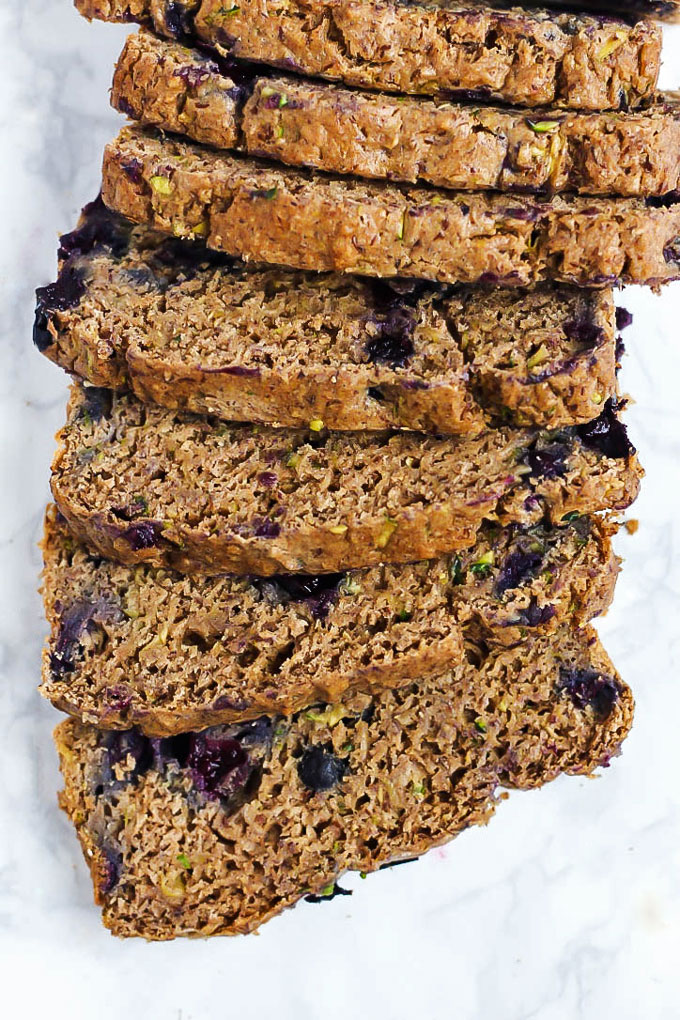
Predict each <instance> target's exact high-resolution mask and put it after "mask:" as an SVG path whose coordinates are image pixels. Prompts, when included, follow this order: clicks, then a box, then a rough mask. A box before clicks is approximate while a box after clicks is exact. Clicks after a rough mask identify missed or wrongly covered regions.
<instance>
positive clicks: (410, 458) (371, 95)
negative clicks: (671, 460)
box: [34, 0, 680, 939]
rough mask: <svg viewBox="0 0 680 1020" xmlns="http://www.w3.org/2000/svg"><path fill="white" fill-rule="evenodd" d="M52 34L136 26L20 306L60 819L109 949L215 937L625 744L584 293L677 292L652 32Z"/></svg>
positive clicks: (321, 22) (324, 18) (639, 11)
mask: <svg viewBox="0 0 680 1020" xmlns="http://www.w3.org/2000/svg"><path fill="white" fill-rule="evenodd" d="M77 6H78V8H79V9H80V11H81V12H82V14H84V15H85V16H86V17H89V18H100V19H103V20H108V21H135V22H139V24H140V25H141V27H140V29H139V31H138V32H136V33H135V34H133V35H131V36H130V38H129V39H128V41H127V42H126V44H125V48H124V50H123V53H122V54H121V57H120V60H119V62H118V65H117V68H116V71H115V76H114V80H113V90H112V100H113V104H114V106H115V107H116V108H117V109H118V110H120V111H121V112H122V113H124V114H126V115H127V116H128V117H129V118H130V119H131V120H132V121H133V124H132V125H131V126H127V127H124V128H123V130H122V131H121V133H120V135H119V136H118V138H117V139H116V140H115V141H113V142H111V143H110V145H108V146H107V148H106V151H105V154H104V165H103V183H102V192H101V195H100V196H99V197H98V198H96V199H95V200H94V201H93V202H91V203H90V204H89V205H87V206H85V208H84V209H83V213H82V217H81V220H80V222H79V223H78V224H77V226H76V227H75V229H74V230H73V231H72V232H71V233H68V234H65V235H63V236H62V238H61V245H60V248H59V272H58V277H57V279H56V281H55V282H54V283H52V284H49V285H48V286H45V287H41V288H40V289H39V290H38V292H37V312H36V322H35V334H34V338H35V342H36V344H37V346H38V348H39V349H40V350H41V351H42V352H44V354H46V355H47V357H49V358H51V359H52V360H53V361H54V362H55V363H56V364H58V365H60V366H61V367H62V368H64V369H66V370H67V371H68V372H69V373H71V374H72V376H73V377H74V382H73V388H72V391H71V397H70V402H69V406H68V412H67V421H66V424H65V426H64V428H63V429H62V430H61V432H60V433H59V436H58V451H57V454H56V457H55V460H54V464H53V472H52V492H53V497H54V505H52V506H50V507H49V508H48V510H47V515H46V524H45V539H44V558H45V571H44V575H43V594H44V601H45V607H46V613H47V617H48V621H49V625H50V631H51V633H50V637H49V640H48V643H47V647H46V650H45V656H44V674H43V683H42V691H43V693H44V694H45V696H46V697H47V698H49V699H50V701H52V702H53V704H54V705H56V706H57V707H58V708H60V709H62V710H63V711H65V712H67V713H68V714H69V716H70V717H71V718H69V719H68V720H67V721H66V722H64V723H62V724H61V725H60V726H59V727H58V729H57V731H56V741H57V746H58V750H59V754H60V757H61V765H62V770H63V774H64V780H65V788H64V791H63V793H62V794H61V803H62V806H63V807H64V809H65V810H66V811H67V813H68V814H69V815H70V817H71V819H72V821H73V823H74V825H75V827H76V830H77V833H78V836H79V839H80V841H81V843H82V846H83V850H84V853H85V856H86V859H87V861H88V864H89V866H90V869H91V872H92V877H93V883H94V889H95V898H96V900H97V902H98V903H100V904H101V905H102V907H103V913H104V921H105V923H106V924H107V925H108V926H109V927H110V928H111V929H112V930H113V931H114V932H115V933H116V934H118V935H125V936H129V935H141V936H144V937H146V938H149V939H167V938H172V937H175V936H178V935H210V934H230V933H237V932H248V931H251V930H253V929H254V928H256V927H257V926H258V925H259V924H261V923H262V922H263V921H265V920H267V919H268V918H269V917H271V916H272V915H274V914H276V913H277V912H279V911H280V910H282V909H283V908H284V907H286V906H289V905H291V904H293V903H295V902H296V901H297V900H299V899H301V898H303V897H307V898H312V899H318V898H326V897H332V896H333V895H337V893H338V892H339V891H341V890H340V887H339V886H337V884H336V883H337V879H338V878H339V877H340V876H341V875H342V874H343V873H344V872H345V871H347V870H351V869H355V870H360V871H362V872H364V873H367V872H370V871H373V870H375V869H378V868H382V867H385V866H388V865H390V864H392V863H395V862H400V861H403V860H408V859H411V858H413V857H416V856H418V855H419V854H422V853H423V852H425V851H426V850H427V849H428V848H430V847H432V846H435V845H437V844H441V843H443V842H445V841H446V840H449V839H451V838H452V837H453V836H455V835H456V834H457V833H459V832H460V831H461V830H462V829H464V828H466V827H467V826H470V825H473V824H480V823H484V822H486V821H487V820H488V819H489V817H490V816H491V814H492V813H493V811H494V809H495V807H496V805H497V802H498V799H499V793H500V790H501V789H502V788H504V787H515V788H519V789H527V788H532V787H536V786H539V785H541V784H543V783H546V782H548V781H549V780H551V779H553V778H554V777H556V776H557V775H559V774H562V773H569V774H579V775H582V774H588V773H591V772H592V771H593V770H595V769H596V768H597V767H598V766H601V765H603V764H606V763H608V762H609V760H610V759H611V758H612V757H613V756H615V755H616V754H617V753H618V751H619V748H620V745H621V742H622V741H623V739H624V738H625V736H626V734H627V732H628V730H629V728H630V725H631V721H632V712H633V699H632V695H631V692H630V690H629V688H628V687H627V686H626V685H625V683H624V681H623V680H622V679H621V678H620V677H619V675H618V674H617V672H616V670H615V668H614V666H613V665H612V663H611V662H610V660H609V659H608V657H607V655H606V653H605V651H604V649H603V648H602V646H601V645H600V643H599V641H598V638H597V636H596V634H595V632H594V630H593V629H592V626H591V621H592V619H593V618H594V617H596V616H597V615H598V614H600V613H602V612H605V611H606V610H607V608H608V606H609V605H610V603H611V600H612V597H613V593H614V585H615V581H616V575H617V572H618V568H619V561H618V559H617V557H616V555H615V554H614V552H613V550H612V537H613V535H614V534H615V532H616V530H617V527H618V518H617V516H616V515H617V513H619V512H621V511H623V510H624V509H625V508H627V507H628V506H630V504H631V503H632V501H633V500H634V499H635V497H636V495H637V492H638V488H639V483H640V478H641V474H642V471H641V468H640V466H639V463H638V459H637V455H636V451H635V449H634V447H633V446H632V444H631V442H630V441H629V439H628V436H627V433H626V428H625V425H624V424H623V422H622V421H621V419H620V412H621V410H622V408H623V405H624V403H625V400H624V399H623V397H622V396H621V394H620V393H619V390H618V387H617V368H618V365H619V360H620V356H621V352H622V344H621V340H620V336H619V334H620V332H621V330H623V329H624V328H625V327H626V326H627V325H628V323H629V321H630V316H629V315H628V313H627V312H626V311H625V310H624V309H623V308H621V307H618V308H617V307H616V304H615V300H614V297H615V295H614V288H615V287H617V286H618V285H620V284H622V283H639V284H648V285H650V286H654V287H659V286H660V285H662V284H664V283H666V282H667V281H670V280H672V279H675V278H677V277H678V276H680V190H679V189H680V103H679V102H678V99H677V97H676V96H674V95H672V94H659V93H658V92H657V91H656V88H657V78H658V71H659V64H660V49H661V30H660V27H659V25H658V24H657V23H656V22H655V21H653V20H648V18H645V15H655V14H664V15H668V16H671V17H672V16H673V13H674V12H677V11H678V10H679V9H680V6H679V5H676V4H675V3H672V2H670V3H654V2H651V0H638V2H637V3H629V4H625V5H624V7H625V12H624V13H623V14H622V15H621V17H619V18H617V17H615V16H612V15H610V14H608V15H603V14H598V13H597V12H596V9H597V10H601V9H602V8H603V7H606V6H607V5H606V4H601V3H597V2H593V3H591V4H587V3H585V2H584V3H582V5H581V6H582V7H584V8H585V7H589V8H590V10H589V11H587V10H583V11H581V12H580V13H574V11H573V10H571V11H569V12H566V11H564V10H560V9H559V8H560V6H561V5H560V4H559V2H557V3H556V4H555V6H554V7H553V9H552V10H550V11H549V10H545V9H540V8H537V7H532V6H531V5H529V4H527V5H526V6H525V7H524V8H522V9H519V8H517V7H511V6H506V7H502V5H499V7H494V8H489V7H487V6H485V5H482V4H470V3H467V4H465V6H462V5H457V4H455V3H453V4H449V3H441V4H432V3H429V2H428V3H427V4H425V3H421V2H410V3H408V4H405V3H400V2H396V0H236V2H234V3H231V2H230V0H186V2H178V0H166V2H162V0H161V2H156V0H153V2H152V0H77ZM571 6H572V5H571V4H570V5H569V7H571ZM501 8H502V9H501ZM618 10H619V12H620V11H621V5H619V6H618Z"/></svg>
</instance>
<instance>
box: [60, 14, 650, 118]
mask: <svg viewBox="0 0 680 1020" xmlns="http://www.w3.org/2000/svg"><path fill="white" fill-rule="evenodd" d="M76 6H77V7H78V9H79V10H80V11H81V13H82V14H84V15H85V16H86V17H89V18H93V17H95V18H101V19H104V20H110V21H146V22H151V23H153V25H154V27H155V29H156V31H157V32H159V33H160V34H161V35H167V36H170V37H171V38H179V39H182V40H199V41H200V42H202V43H205V44H207V45H209V46H212V47H214V48H216V49H217V50H218V51H219V52H220V53H222V54H223V55H230V56H235V57H238V58H240V59H244V60H249V61H256V62H258V63H263V64H269V65H272V66H275V67H283V68H285V69H287V70H292V71H296V72H298V73H301V74H307V75H312V76H319V77H322V78H328V79H333V80H339V81H343V82H345V83H347V84H349V85H357V86H361V87H366V88H376V89H384V90H387V91H391V92H412V93H427V94H432V93H437V92H442V91H448V92H450V91H453V92H457V93H462V96H463V97H464V98H472V99H475V100H478V99H485V100H486V99H498V100H501V101H502V102H509V103H517V104H519V105H521V106H527V107H535V106H547V105H549V104H551V103H554V104H556V105H560V106H565V107H571V108H574V109H586V110H599V109H614V110H617V109H625V108H627V107H633V106H637V105H638V104H639V103H640V102H642V101H643V100H645V99H647V98H649V97H650V95H651V94H652V93H653V90H654V88H655V86H656V82H657V79H658V74H659V64H660V50H661V32H660V29H659V28H658V27H657V26H656V25H654V24H652V23H650V22H644V21H640V22H638V23H635V24H631V23H630V22H627V21H625V20H622V19H615V18H611V17H607V18H603V17H598V16H596V15H588V14H573V13H569V14H566V13H564V14H561V13H559V12H558V11H550V12H549V11H546V10H534V11H529V10H520V9H519V8H510V9H507V8H506V9H499V8H489V7H486V6H480V7H478V8H475V7H474V5H470V4H469V3H467V4H458V3H430V2H428V3H422V2H416V3H398V2H394V0H285V2H284V0H241V2H240V3H239V4H238V5H237V4H233V5H231V6H228V5H225V4H224V3H223V0H202V2H197V0H188V2H185V3H178V2H176V0H171V2H163V0H161V2H157V3H154V2H151V0H76Z"/></svg>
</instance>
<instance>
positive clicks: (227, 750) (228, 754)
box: [186, 733, 251, 797]
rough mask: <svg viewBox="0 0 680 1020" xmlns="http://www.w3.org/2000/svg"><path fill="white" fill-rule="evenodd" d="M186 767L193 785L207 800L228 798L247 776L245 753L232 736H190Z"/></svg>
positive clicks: (200, 734) (247, 767)
mask: <svg viewBox="0 0 680 1020" xmlns="http://www.w3.org/2000/svg"><path fill="white" fill-rule="evenodd" d="M186 767H187V768H188V769H189V770H190V771H191V777H192V779H193V782H194V785H195V786H196V788H197V789H198V790H200V791H201V793H204V794H206V796H208V797H230V796H232V794H234V793H235V792H236V791H237V790H239V789H241V787H243V786H245V784H246V782H247V780H248V777H249V775H250V771H251V769H250V765H249V758H248V752H247V751H245V750H244V748H243V747H241V744H240V743H239V742H238V740H234V739H232V738H231V737H209V736H206V734H205V733H193V734H192V735H191V738H190V746H189V754H188V756H187V759H186Z"/></svg>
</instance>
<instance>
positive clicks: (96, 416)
mask: <svg viewBox="0 0 680 1020" xmlns="http://www.w3.org/2000/svg"><path fill="white" fill-rule="evenodd" d="M82 392H83V399H82V402H81V404H80V410H79V412H78V413H79V415H80V417H81V418H82V419H83V421H85V422H86V423H87V424H88V425H96V424H97V422H100V421H101V420H102V418H110V417H111V412H112V410H113V394H112V393H111V390H107V389H105V388H104V387H103V386H84V387H83V391H82Z"/></svg>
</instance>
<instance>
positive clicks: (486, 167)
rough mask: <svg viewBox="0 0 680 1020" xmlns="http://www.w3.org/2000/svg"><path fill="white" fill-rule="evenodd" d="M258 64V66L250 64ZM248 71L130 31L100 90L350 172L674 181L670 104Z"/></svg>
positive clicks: (182, 125)
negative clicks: (542, 97) (628, 104)
mask: <svg viewBox="0 0 680 1020" xmlns="http://www.w3.org/2000/svg"><path fill="white" fill-rule="evenodd" d="M258 71H259V69H258ZM258 71H252V76H251V77H250V78H248V77H247V73H245V72H243V70H242V69H241V68H236V67H235V66H234V65H233V63H229V62H226V61H220V60H219V58H218V59H217V60H216V59H214V56H206V54H205V53H202V52H201V51H200V50H196V49H193V50H191V49H187V47H185V46H181V45H180V44H179V43H175V42H171V41H169V40H167V39H159V38H157V37H156V36H154V35H152V34H151V33H150V32H147V31H141V32H139V33H138V34H137V35H132V36H130V37H129V38H128V40H127V42H126V44H125V48H124V50H123V52H122V54H121V57H120V59H119V61H118V65H117V68H116V73H115V76H114V79H113V88H112V91H111V101H112V103H113V105H114V106H115V107H116V108H117V109H118V110H120V111H121V112H123V113H125V114H127V115H128V116H129V117H132V118H133V119H134V120H139V121H141V122H142V123H143V124H149V125H151V126H153V127H157V128H162V129H164V130H165V131H174V132H176V133H178V134H183V135H186V136H187V137H188V138H190V139H192V140H193V141H196V142H202V143H205V144H208V145H214V146H216V147H217V148H220V149H235V150H238V151H242V152H246V153H248V154H249V155H251V156H264V157H266V158H268V159H274V160H278V161H279V162H282V163H287V164H288V165H289V166H297V167H309V168H314V169H317V170H325V171H329V172H331V173H339V174H354V175H356V176H358V177H372V178H386V179H387V180H390V181H405V182H407V183H410V184H418V183H421V184H423V183H424V184H434V185H436V186H437V187H442V188H454V189H461V190H466V191H467V190H472V191H475V190H484V189H496V190H500V191H512V190H517V191H525V192H537V193H538V192H548V193H554V192H569V191H575V192H580V193H582V194H586V195H623V196H636V195H641V196H643V197H647V196H650V195H665V194H667V193H668V192H670V191H675V190H677V189H678V186H679V185H680V109H679V105H678V99H677V96H676V95H674V94H672V93H668V94H666V95H661V96H659V97H658V99H657V101H656V102H655V103H653V104H652V105H651V106H649V107H647V108H645V109H643V110H640V111H634V110H633V111H630V112H627V113H620V112H619V111H607V112H596V113H595V112H591V113H576V112H565V111H560V110H556V109H553V110H551V109H546V110H541V111H540V113H534V114H533V115H532V114H531V112H530V111H527V110H526V109H522V110H520V109H514V110H513V109H507V108H503V107H493V106H479V105H477V106H474V105H470V104H464V105H463V104H460V103H454V102H451V101H449V100H446V99H426V98H423V97H415V96H414V97H408V98H405V97H403V96H394V95H389V94H385V93H383V94H380V93H375V92H367V91H364V92H361V91H357V90H349V89H346V88H340V87H338V86H336V85H332V84H329V83H327V82H318V81H306V80H304V79H301V78H296V77H293V76H281V75H275V76H272V75H264V76H263V75H262V74H261V72H260V73H258Z"/></svg>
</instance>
